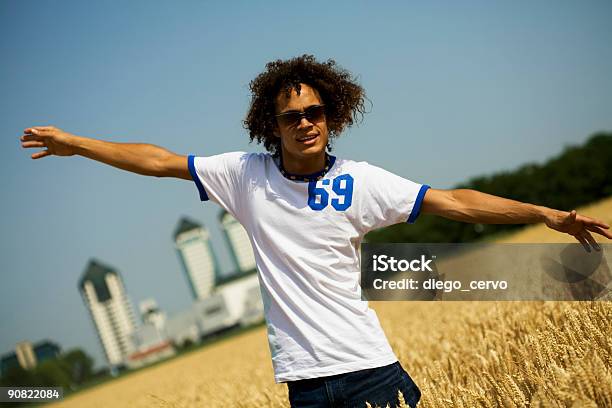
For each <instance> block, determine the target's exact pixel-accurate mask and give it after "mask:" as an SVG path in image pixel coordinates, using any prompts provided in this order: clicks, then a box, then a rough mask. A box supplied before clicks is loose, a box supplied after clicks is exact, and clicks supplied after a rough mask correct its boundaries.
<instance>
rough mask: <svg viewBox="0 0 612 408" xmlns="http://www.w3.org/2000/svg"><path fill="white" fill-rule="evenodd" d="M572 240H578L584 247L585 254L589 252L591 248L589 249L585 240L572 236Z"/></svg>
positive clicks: (578, 236)
mask: <svg viewBox="0 0 612 408" xmlns="http://www.w3.org/2000/svg"><path fill="white" fill-rule="evenodd" d="M574 238H576V239H577V240H578V242H580V243H581V244H582V246H583V247H584V250H585V251H587V252H591V247H589V243H588V242H587V240H586V239H585V238H584V237H582V236H580V235H574Z"/></svg>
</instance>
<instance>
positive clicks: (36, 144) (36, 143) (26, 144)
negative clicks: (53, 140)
mask: <svg viewBox="0 0 612 408" xmlns="http://www.w3.org/2000/svg"><path fill="white" fill-rule="evenodd" d="M21 147H26V148H28V147H45V143H44V142H39V141H32V142H23V143H21Z"/></svg>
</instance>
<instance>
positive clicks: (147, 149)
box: [21, 126, 191, 180]
mask: <svg viewBox="0 0 612 408" xmlns="http://www.w3.org/2000/svg"><path fill="white" fill-rule="evenodd" d="M23 133H24V134H23V135H22V136H21V146H22V147H24V148H46V150H42V151H39V152H36V153H34V154H32V159H41V158H43V157H46V156H51V155H55V156H72V155H75V154H77V155H80V156H83V157H87V158H90V159H93V160H97V161H99V162H102V163H106V164H108V165H111V166H114V167H117V168H120V169H123V170H127V171H131V172H133V173H138V174H143V175H145V176H155V177H176V178H182V179H185V180H191V175H190V174H189V169H188V167H187V157H186V156H180V155H177V154H174V153H172V152H170V151H168V150H166V149H164V148H161V147H159V146H155V145H152V144H143V143H114V142H105V141H103V140H97V139H91V138H87V137H81V136H76V135H73V134H71V133H68V132H64V131H63V130H61V129H58V128H56V127H53V126H35V127H31V128H27V129H25V130H24V131H23Z"/></svg>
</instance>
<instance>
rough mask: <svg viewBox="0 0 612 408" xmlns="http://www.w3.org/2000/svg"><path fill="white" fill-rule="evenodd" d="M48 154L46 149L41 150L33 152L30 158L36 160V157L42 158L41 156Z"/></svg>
mask: <svg viewBox="0 0 612 408" xmlns="http://www.w3.org/2000/svg"><path fill="white" fill-rule="evenodd" d="M50 155H51V153H49V151H48V150H43V151H42V152H37V153H34V154H33V155H32V158H33V159H34V160H36V159H41V158H43V157H46V156H50Z"/></svg>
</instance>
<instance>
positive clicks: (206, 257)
mask: <svg viewBox="0 0 612 408" xmlns="http://www.w3.org/2000/svg"><path fill="white" fill-rule="evenodd" d="M174 243H175V245H176V249H177V251H178V254H179V259H180V260H181V264H182V266H183V270H184V272H185V276H186V277H187V283H188V284H189V288H190V289H191V293H192V295H193V297H194V299H204V298H206V297H208V296H209V295H210V294H211V293H212V291H213V289H214V287H215V279H216V277H217V275H218V268H217V261H216V259H215V255H214V253H213V251H212V248H211V246H210V241H209V234H208V230H207V229H206V228H204V227H203V226H202V225H201V224H198V223H197V222H195V221H192V220H189V219H187V218H182V219H181V220H180V221H179V224H178V226H177V228H176V230H175V232H174Z"/></svg>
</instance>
